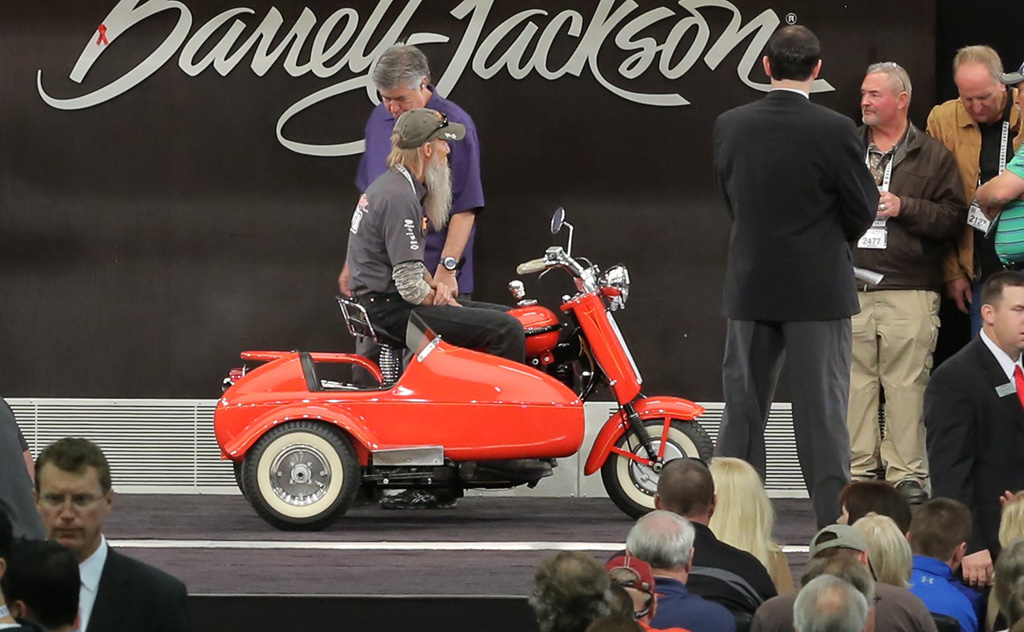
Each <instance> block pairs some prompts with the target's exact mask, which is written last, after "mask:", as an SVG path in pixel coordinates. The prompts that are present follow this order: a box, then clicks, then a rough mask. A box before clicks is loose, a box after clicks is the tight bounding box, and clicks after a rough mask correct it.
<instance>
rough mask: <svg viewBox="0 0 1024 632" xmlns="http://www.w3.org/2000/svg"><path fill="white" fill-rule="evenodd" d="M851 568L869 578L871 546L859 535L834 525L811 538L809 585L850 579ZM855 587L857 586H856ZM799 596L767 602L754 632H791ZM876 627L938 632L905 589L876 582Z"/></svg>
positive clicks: (805, 577)
mask: <svg viewBox="0 0 1024 632" xmlns="http://www.w3.org/2000/svg"><path fill="white" fill-rule="evenodd" d="M850 564H856V565H859V566H862V567H864V568H865V569H866V570H867V571H869V573H868V574H870V575H872V576H873V575H874V571H872V570H871V560H870V559H869V557H868V543H867V541H866V540H865V539H864V536H863V535H861V533H860V532H859V531H857V530H856V529H854V528H853V527H851V526H849V525H845V524H833V525H829V526H827V527H825V528H823V529H822V530H821V531H818V533H816V534H815V535H814V537H813V538H811V545H810V549H809V551H808V562H807V568H806V569H805V570H804V574H803V577H802V580H803V582H802V583H803V584H805V585H806V584H807V583H808V582H809V581H810V580H811V579H812V578H813V577H817V576H818V575H820V574H822V573H825V574H835V575H837V576H838V577H840V578H843V579H847V577H844V575H847V574H848V572H847V571H848V570H849V569H845V570H844V568H845V567H846V566H848V565H850ZM854 583H855V584H856V583H857V582H854ZM796 599H797V595H796V594H788V595H779V596H778V597H772V598H771V599H769V600H768V601H766V602H764V604H762V605H761V607H760V608H758V609H757V612H756V613H755V614H754V621H753V623H752V624H751V627H750V629H751V632H792V630H793V604H794V603H795V602H796ZM871 601H873V603H874V609H875V612H874V626H875V628H874V629H875V631H876V632H893V631H896V630H899V631H903V632H935V631H936V628H935V621H934V620H933V619H932V616H931V613H929V612H928V609H927V608H926V607H925V605H924V604H923V603H921V600H920V599H918V598H917V597H915V596H914V595H912V594H910V591H909V590H907V589H906V588H900V587H898V586H893V585H891V584H883V583H882V582H876V583H875V584H874V598H873V599H872V600H871Z"/></svg>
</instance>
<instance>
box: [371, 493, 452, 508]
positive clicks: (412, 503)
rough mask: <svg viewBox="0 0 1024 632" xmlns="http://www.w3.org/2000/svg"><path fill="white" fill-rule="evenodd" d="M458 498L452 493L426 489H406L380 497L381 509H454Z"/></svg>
mask: <svg viewBox="0 0 1024 632" xmlns="http://www.w3.org/2000/svg"><path fill="white" fill-rule="evenodd" d="M455 502H456V499H455V497H454V496H452V495H451V494H445V493H443V492H439V493H437V494H435V493H433V492H431V491H428V490H426V489H406V490H404V491H401V492H399V493H397V494H395V495H393V496H384V497H383V498H381V499H380V508H381V509H452V508H454V507H455Z"/></svg>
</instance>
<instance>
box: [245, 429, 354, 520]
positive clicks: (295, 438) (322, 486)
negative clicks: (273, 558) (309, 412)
mask: <svg viewBox="0 0 1024 632" xmlns="http://www.w3.org/2000/svg"><path fill="white" fill-rule="evenodd" d="M359 482H360V467H359V459H358V458H357V457H356V451H355V450H354V449H353V448H352V443H351V442H350V441H349V440H348V438H347V437H346V436H345V435H344V434H343V433H342V432H340V431H339V430H337V429H336V428H334V427H333V426H329V425H327V424H325V423H319V422H310V421H294V422H291V423H287V424H282V425H280V426H278V427H276V428H274V429H272V430H270V431H268V432H267V433H266V434H265V435H263V437H261V438H260V440H259V441H257V442H256V445H254V446H253V447H252V448H251V449H250V450H249V452H248V453H247V454H246V455H245V463H244V464H243V466H242V483H243V485H244V487H243V489H244V490H246V491H247V492H248V493H247V494H246V496H247V497H248V498H249V502H250V503H251V504H252V506H253V508H254V509H255V510H256V513H257V514H259V516H260V517H261V518H263V519H264V520H266V521H267V522H268V523H270V524H271V525H273V526H275V527H277V528H278V529H284V530H289V531H299V530H301V531H316V530H319V529H323V528H324V527H327V526H328V525H330V524H331V523H333V522H334V521H335V520H337V519H338V518H339V517H341V516H342V515H343V514H344V513H345V512H346V511H348V509H349V507H351V506H352V503H353V502H354V501H355V497H356V492H358V491H359Z"/></svg>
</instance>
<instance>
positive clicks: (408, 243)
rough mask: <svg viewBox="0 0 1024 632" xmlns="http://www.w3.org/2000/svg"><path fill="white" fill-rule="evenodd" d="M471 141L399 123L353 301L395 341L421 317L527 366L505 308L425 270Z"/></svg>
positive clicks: (534, 474) (543, 471)
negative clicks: (459, 158) (455, 289)
mask: <svg viewBox="0 0 1024 632" xmlns="http://www.w3.org/2000/svg"><path fill="white" fill-rule="evenodd" d="M465 134H466V128H465V127H464V126H463V125H461V124H459V123H450V122H449V121H448V119H447V118H445V116H444V115H443V114H441V113H440V112H437V111H435V110H430V109H425V108H423V109H415V110H409V111H408V112H406V113H405V114H403V115H402V116H401V117H400V118H399V119H398V121H397V122H396V123H395V128H394V132H393V133H392V135H391V153H390V154H389V155H388V159H387V164H388V167H389V168H388V170H387V171H386V172H384V173H383V174H382V175H381V176H380V177H379V178H377V179H376V180H374V181H373V183H372V184H371V185H370V186H369V187H368V188H367V189H366V192H365V193H364V194H363V195H362V197H360V199H359V204H358V205H357V206H356V210H355V212H354V213H353V214H352V224H351V226H350V227H349V233H350V235H349V243H348V254H347V255H346V259H347V265H348V268H349V270H350V274H351V281H350V283H351V287H352V294H353V296H354V298H355V300H356V301H357V302H358V303H359V304H360V305H362V306H363V308H364V309H366V312H367V315H368V316H369V318H370V322H371V323H373V326H374V328H375V329H377V330H379V331H382V332H384V333H385V334H387V335H388V336H389V337H391V338H393V339H396V340H403V339H404V338H405V329H406V327H407V324H408V321H409V315H410V314H411V313H413V312H415V313H416V315H417V316H419V317H420V318H421V319H422V320H423V321H424V322H425V323H426V324H427V326H429V327H430V328H431V329H432V330H433V331H434V332H436V333H437V334H439V335H440V336H441V337H442V338H443V339H444V340H446V341H448V342H450V343H452V344H455V345H459V346H462V347H468V348H472V349H479V350H481V351H486V352H487V353H491V354H494V355H497V356H501V357H503V358H507V359H510V360H515V361H517V362H522V361H523V360H524V356H525V337H524V333H523V327H522V325H521V324H520V322H519V321H518V320H517V319H516V318H515V317H513V316H512V315H510V314H508V313H506V311H505V310H506V308H505V307H503V306H500V305H491V304H488V303H480V302H476V301H462V302H461V303H460V302H459V301H456V300H455V297H454V296H453V294H452V290H451V288H450V287H449V286H448V285H447V284H445V283H439V282H436V281H435V280H434V279H433V278H432V277H431V275H430V272H429V271H428V270H427V269H426V267H425V266H424V264H423V251H424V240H425V239H426V235H427V227H428V222H429V224H430V225H432V226H433V227H434V229H435V230H440V229H441V228H443V227H444V226H445V224H446V223H447V221H448V213H449V211H450V207H451V200H452V189H451V171H450V169H449V167H448V152H449V147H448V142H449V141H458V140H460V139H462V138H463V137H464V136H465ZM428 423H430V422H428ZM438 423H441V420H438ZM478 467H479V468H480V469H488V470H493V471H494V473H495V474H496V475H498V476H514V477H521V478H529V479H536V478H541V477H543V476H547V475H549V474H550V473H551V465H550V464H549V463H547V462H544V461H536V460H530V459H526V460H518V459H517V460H511V461H489V462H483V463H480V464H479V466H478ZM381 504H382V506H383V507H385V508H395V509H397V508H407V507H414V508H420V507H422V508H433V507H450V506H454V504H455V499H454V498H453V497H449V498H439V497H437V496H435V495H434V494H432V493H430V492H427V491H425V490H407V491H406V492H403V493H402V494H399V495H398V496H388V497H385V498H384V499H383V500H382V502H381Z"/></svg>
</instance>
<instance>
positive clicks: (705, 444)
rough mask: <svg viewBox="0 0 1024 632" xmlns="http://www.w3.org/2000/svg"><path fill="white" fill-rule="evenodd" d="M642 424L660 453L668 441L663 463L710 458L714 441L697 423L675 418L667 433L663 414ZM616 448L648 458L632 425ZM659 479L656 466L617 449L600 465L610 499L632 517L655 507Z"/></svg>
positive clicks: (706, 460) (706, 459)
mask: <svg viewBox="0 0 1024 632" xmlns="http://www.w3.org/2000/svg"><path fill="white" fill-rule="evenodd" d="M643 424H644V426H645V427H646V428H647V432H648V433H650V435H651V440H652V443H653V447H654V451H655V452H659V451H660V450H661V444H662V441H664V442H665V444H666V445H665V451H664V461H663V462H664V463H667V462H668V461H671V460H673V459H680V458H683V457H693V458H698V459H700V460H702V461H704V462H710V461H711V455H712V453H713V452H714V444H713V443H712V442H711V437H709V436H708V433H707V432H705V430H704V429H703V428H701V426H700V424H698V423H697V422H695V421H687V420H683V419H672V420H671V423H670V424H669V427H668V432H667V433H666V432H664V426H665V418H664V417H661V418H654V419H644V420H643ZM663 434H664V435H665V436H664V437H663V436H662V435H663ZM615 447H617V448H618V449H620V450H623V451H624V452H629V453H631V454H636V455H637V456H639V457H642V458H644V459H646V458H647V451H646V450H645V449H644V446H643V444H641V443H640V439H639V437H637V435H636V433H634V432H633V430H632V428H630V429H629V430H627V431H626V432H625V434H623V435H622V436H621V437H620V438H619V440H618V441H617V442H616V443H615ZM658 478H659V475H658V473H657V472H655V471H654V468H652V467H650V466H648V465H643V464H641V463H639V462H637V461H634V460H633V459H630V458H627V457H624V456H622V455H620V454H616V453H614V452H613V453H611V454H609V455H608V459H607V460H606V461H605V462H604V465H603V466H601V480H602V482H604V488H605V490H606V491H607V492H608V496H609V498H611V499H612V502H614V503H615V505H616V506H617V507H618V508H619V509H621V510H622V511H624V512H625V513H626V514H627V515H629V516H631V517H633V518H639V517H640V516H642V515H644V514H646V513H647V512H649V511H651V510H653V509H654V495H655V494H656V493H657V491H658Z"/></svg>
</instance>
